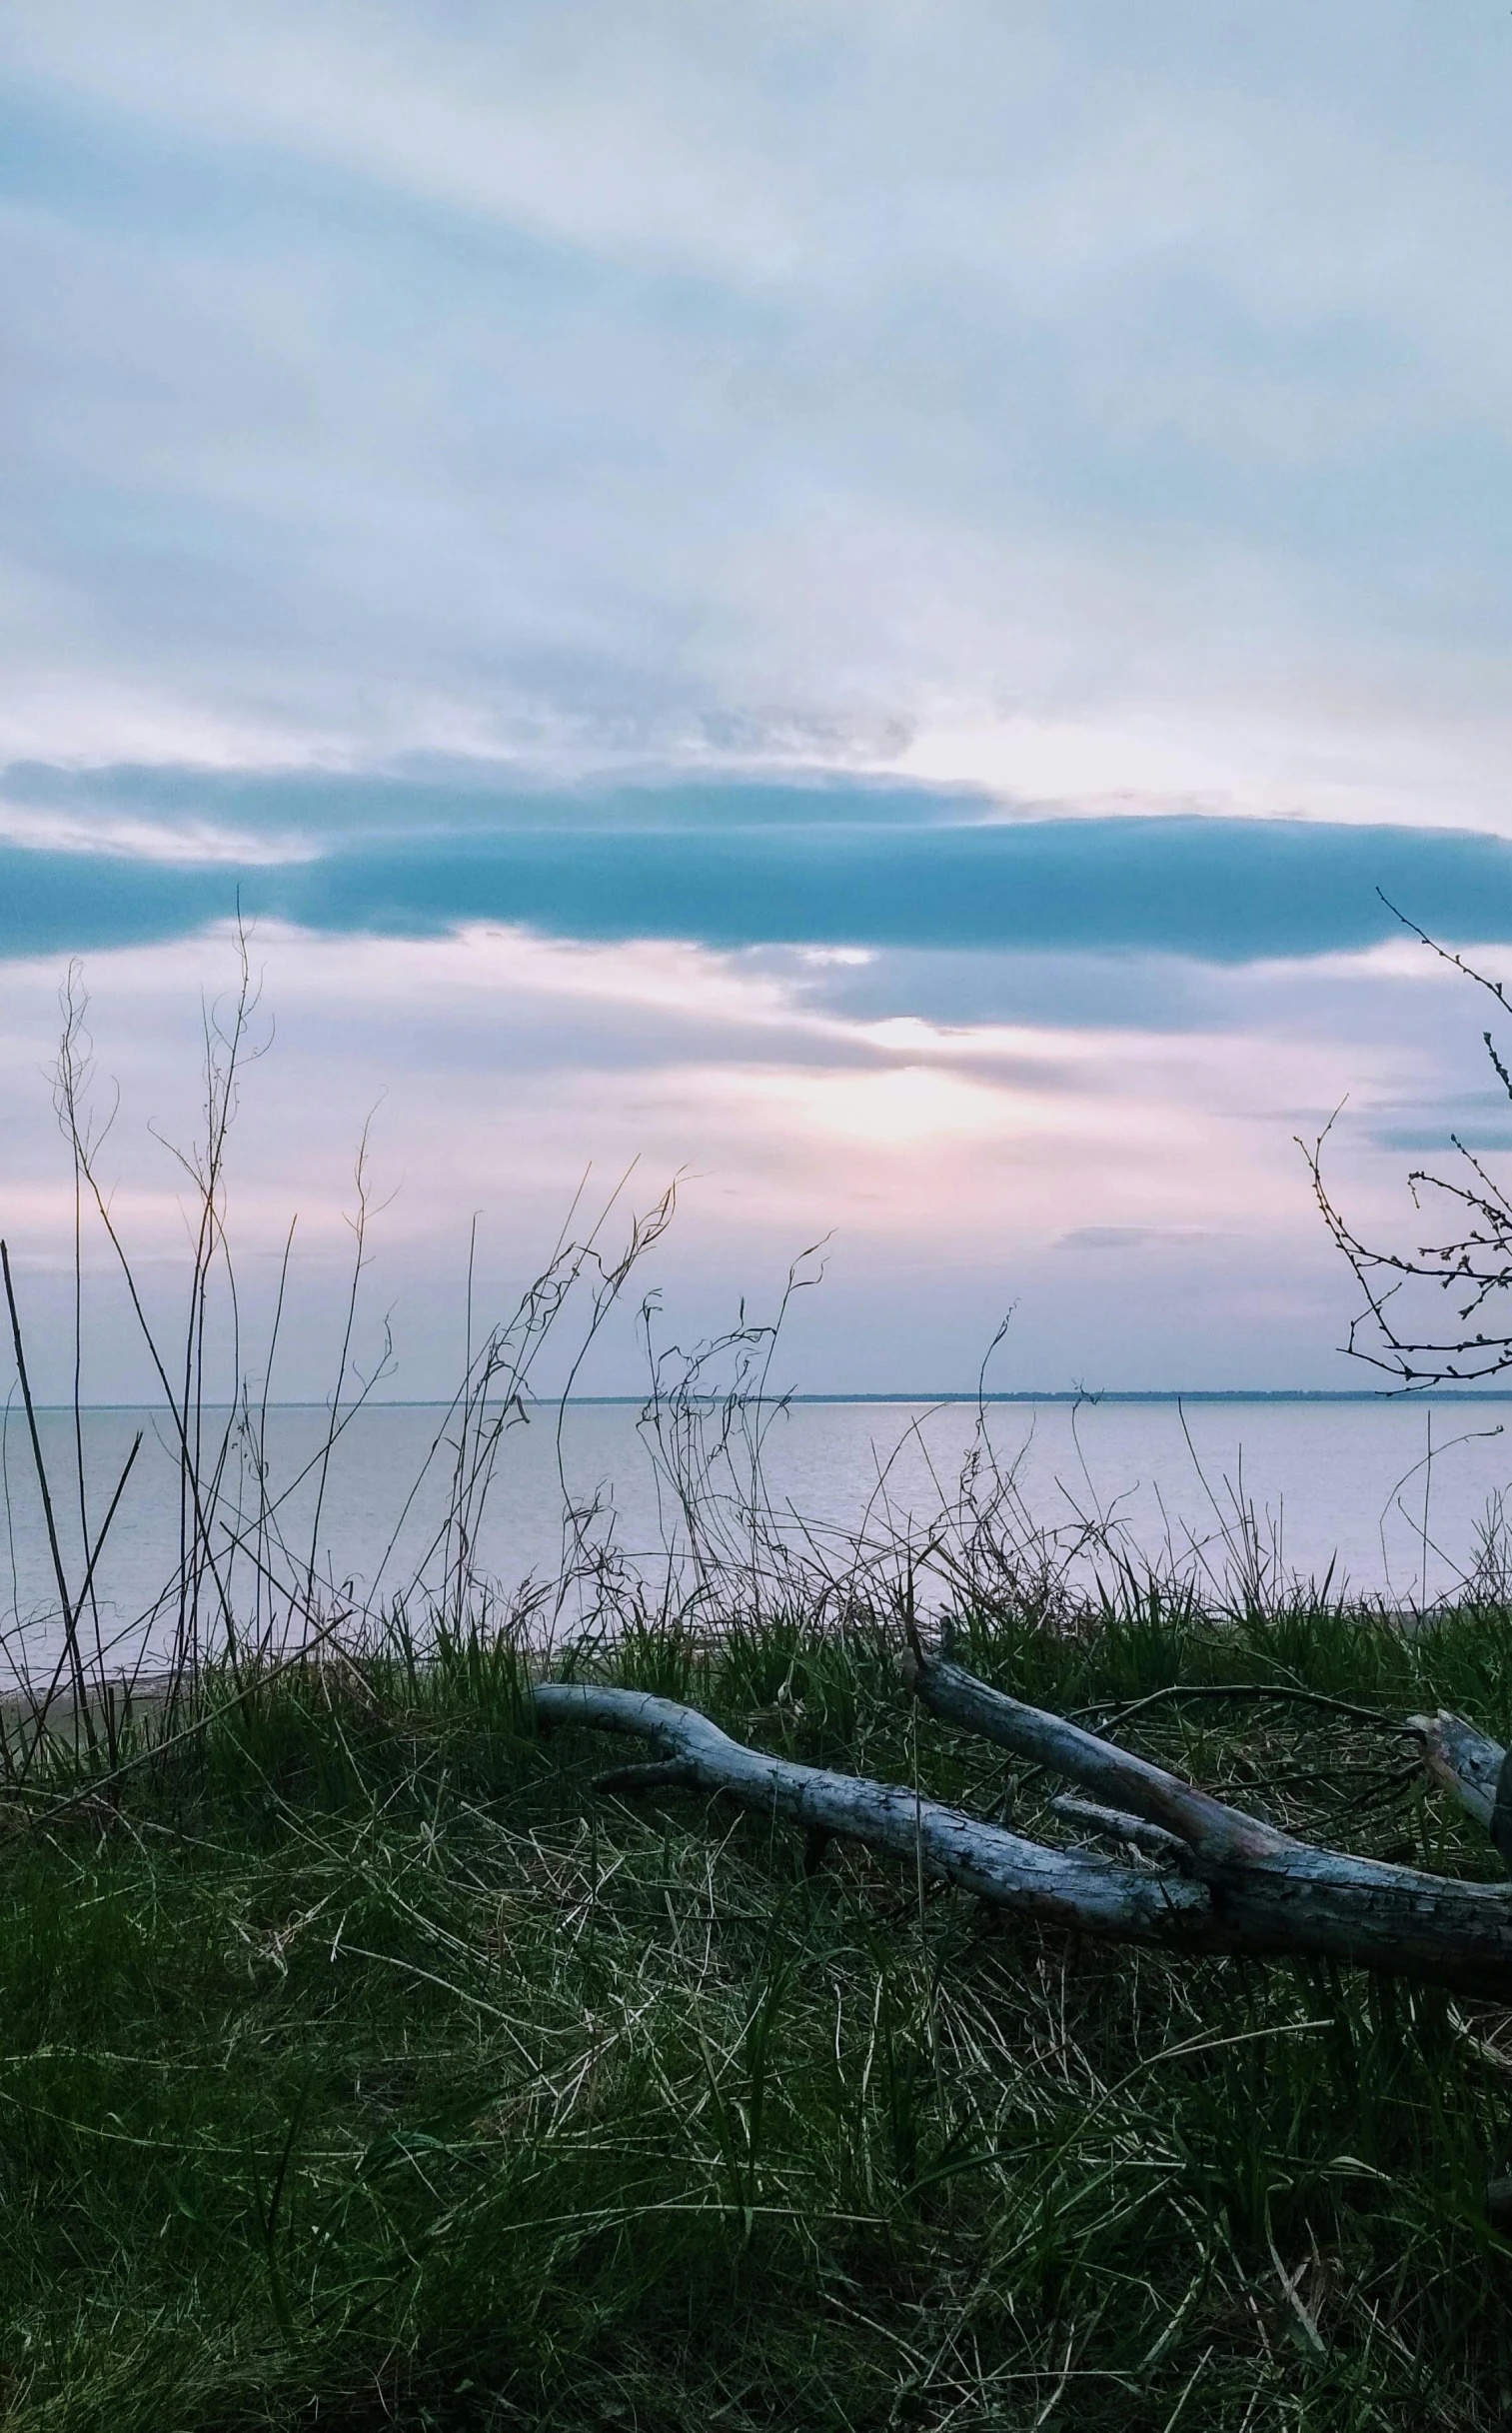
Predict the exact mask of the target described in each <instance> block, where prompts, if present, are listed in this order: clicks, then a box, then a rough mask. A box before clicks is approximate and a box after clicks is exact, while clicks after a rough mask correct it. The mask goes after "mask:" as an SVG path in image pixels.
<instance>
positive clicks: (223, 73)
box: [0, 0, 1512, 826]
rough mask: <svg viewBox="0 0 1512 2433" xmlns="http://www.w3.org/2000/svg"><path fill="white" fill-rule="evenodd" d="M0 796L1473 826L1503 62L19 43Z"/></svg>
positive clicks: (1346, 13) (1399, 8)
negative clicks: (875, 803) (1078, 806)
mask: <svg viewBox="0 0 1512 2433" xmlns="http://www.w3.org/2000/svg"><path fill="white" fill-rule="evenodd" d="M0 56H3V57H4V60H5V65H6V71H7V74H6V86H7V95H8V99H7V101H6V104H5V111H4V118H5V124H4V129H3V133H4V143H3V145H0V157H3V159H4V161H5V163H6V168H5V171H4V181H5V202H4V207H3V218H0V243H3V246H4V251H5V257H6V263H7V292H8V303H7V325H8V331H9V335H10V342H11V349H12V360H11V368H10V372H9V377H8V382H7V391H6V396H7V405H6V409H5V416H6V419H5V427H4V432H3V438H4V449H3V456H0V463H3V466H4V468H5V470H4V472H3V474H0V514H3V517H4V524H5V529H6V533H7V536H8V545H7V553H6V563H7V568H8V572H7V576H6V580H5V587H4V593H3V597H0V618H3V621H4V632H5V636H6V643H7V661H8V666H9V670H10V674H9V679H8V685H7V689H6V693H5V696H4V698H3V699H0V749H9V750H10V751H11V752H13V753H24V752H27V751H33V752H37V753H40V754H43V755H45V756H47V757H50V758H51V757H61V756H67V755H71V754H81V755H84V756H85V757H91V756H93V757H105V758H121V757H142V758H149V759H165V760H178V759H185V758H188V759H202V760H214V761H221V762H226V763H236V762H238V761H245V760H255V761H263V762H267V761H270V760H272V761H278V760H287V759H304V758H307V757H309V756H310V755H311V754H321V753H326V754H335V755H337V756H338V757H342V758H346V759H356V760H358V761H363V762H371V761H373V760H375V759H381V758H383V757H384V756H386V755H388V754H391V753H393V752H395V751H400V750H406V749H411V748H417V747H437V748H442V749H453V750H456V749H462V750H475V751H476V750H483V751H500V752H507V753H522V752H523V753H525V754H527V755H529V756H531V757H533V758H535V759H537V760H539V761H545V762H547V763H549V764H551V765H552V766H554V767H563V766H574V765H584V764H600V765H602V764H603V763H604V762H605V761H606V760H608V761H611V762H613V761H615V760H617V759H620V758H623V757H625V756H627V755H628V756H630V757H632V758H634V757H636V756H638V755H642V756H644V755H646V754H652V755H654V756H658V757H662V758H668V759H673V760H679V759H683V760H686V759H687V758H689V757H690V756H693V757H707V756H709V755H711V754H712V755H714V756H716V757H726V758H730V757H734V758H737V759H740V758H749V757H751V756H753V755H755V756H756V757H761V756H776V757H779V758H781V757H785V758H789V759H790V758H793V757H795V758H797V759H799V760H803V761H815V762H818V763H821V764H843V763H844V762H845V761H847V760H852V761H853V760H854V759H856V758H859V759H860V760H861V761H863V762H865V763H866V764H868V765H870V764H875V763H878V762H879V763H883V764H885V763H890V762H897V761H899V760H904V761H906V760H907V759H908V757H909V755H910V753H911V755H912V757H913V760H914V762H915V763H916V764H917V765H919V766H921V767H925V768H927V769H936V770H947V771H948V772H949V773H951V774H967V775H976V776H979V777H981V778H983V779H984V780H985V781H986V782H989V783H1001V784H1003V785H1004V786H1006V787H1007V788H1008V790H1009V791H1013V792H1017V793H1019V794H1027V795H1029V796H1030V797H1037V796H1041V795H1043V794H1045V793H1048V794H1049V795H1051V796H1052V797H1053V798H1055V799H1064V800H1071V799H1075V800H1077V801H1080V800H1083V799H1085V798H1088V797H1090V798H1099V797H1106V796H1110V795H1117V794H1119V793H1123V794H1125V795H1128V796H1132V797H1134V798H1136V799H1139V800H1142V801H1145V802H1149V801H1153V802H1155V803H1156V804H1158V805H1159V806H1161V807H1163V808H1166V809H1170V808H1176V807H1182V806H1186V807H1190V805H1191V804H1192V803H1193V802H1196V803H1198V804H1211V805H1213V806H1215V807H1218V808H1239V809H1247V810H1251V811H1253V810H1271V811H1275V810H1288V809H1301V810H1311V811H1323V812H1333V813H1340V812H1342V813H1343V814H1344V815H1345V816H1360V817H1382V816H1384V817H1388V818H1394V817H1407V818H1411V819H1421V818H1443V817H1449V818H1452V819H1458V820H1461V821H1463V820H1466V819H1473V820H1475V821H1476V822H1478V823H1484V824H1487V825H1491V826H1498V825H1502V824H1503V821H1504V816H1505V815H1504V805H1503V798H1502V779H1501V770H1502V768H1503V767H1504V765H1505V747H1506V743H1507V741H1508V737H1507V732H1506V713H1505V709H1504V702H1505V657H1506V650H1507V643H1508V634H1509V619H1508V605H1509V604H1508V593H1507V583H1506V575H1505V568H1506V565H1507V562H1508V549H1507V543H1508V538H1509V535H1508V508H1509V483H1508V453H1507V437H1506V434H1507V431H1508V429H1509V407H1512V337H1509V334H1508V325H1507V319H1506V315H1505V313H1504V311H1503V309H1502V290H1503V279H1504V265H1505V262H1506V260H1507V258H1508V253H1509V250H1512V189H1509V180H1508V177H1507V174H1506V165H1505V128H1506V124H1507V119H1508V104H1509V101H1512V21H1508V20H1507V19H1505V18H1504V17H1501V16H1497V15H1495V14H1494V13H1493V12H1491V11H1490V10H1488V9H1486V8H1484V7H1481V6H1471V5H1468V0H1448V4H1446V5H1443V6H1439V7H1436V8H1435V9H1433V10H1432V11H1431V12H1430V11H1425V10H1423V9H1422V8H1420V7H1417V6H1415V5H1409V4H1408V0H1334V4H1333V5H1331V6H1330V7H1329V8H1328V9H1326V10H1321V11H1320V10H1317V9H1316V8H1311V7H1308V6H1305V5H1303V4H1302V0H1284V4H1283V5H1279V6H1277V7H1274V8H1270V9H1267V10H1265V11H1263V12H1256V11H1254V10H1251V9H1247V8H1246V9H1238V8H1228V7H1214V6H1212V5H1210V0H1200V4H1199V0H1178V4H1176V5H1172V4H1171V0H1162V5H1160V6H1159V7H1153V6H1145V5H1135V6H1132V7H1131V6H1128V5H1126V4H1125V0H1098V4H1095V5H1094V4H1091V0H1071V4H1069V5H1067V4H1066V0H1055V4H1054V5H1048V4H1044V5H1037V6H1036V5H1030V6H1026V7H1015V8H1014V9H1011V10H1003V9H1001V8H998V7H995V6H992V5H989V4H987V0H946V4H945V5H943V6H933V7H929V8H927V9H925V8H922V7H917V6H914V5H901V4H896V0H894V4H883V5H874V4H868V5H866V6H860V5H858V4H850V0H821V4H820V5H816V6H813V7H805V8H803V9H801V10H794V9H789V8H787V7H783V6H776V5H763V6H757V7H755V8H751V9H743V10H740V11H738V12H732V11H729V10H725V9H717V8H704V7H701V6H697V5H695V6H689V5H687V4H686V0H676V4H675V5H673V4H668V5H662V6H657V5H652V6H648V7H645V8H638V9H636V10H634V11H626V10H623V9H620V8H618V7H616V6H613V5H610V4H609V0H574V5H571V6H568V7H565V8H561V7H552V8H547V7H535V6H521V7H515V8H512V9H511V10H509V11H507V12H504V13H502V14H501V13H499V12H493V11H490V12H479V11H476V10H473V9H471V8H437V7H435V6H432V5H429V4H427V5H424V6H422V5H420V4H419V0H391V4H390V5H388V6H386V7H384V8H382V9H378V10H375V9H371V8H367V7H363V8H360V9H359V8H357V7H355V6H352V5H347V4H346V0H315V5H313V6H312V5H306V6H302V7H300V8H298V9H295V8H294V7H292V6H289V5H286V4H285V0H270V5H268V6H266V7H263V8H260V9H259V10H258V11H257V12H256V13H255V15H249V14H248V12H246V11H245V10H244V9H242V8H239V7H236V6H234V5H229V4H227V0H206V4H205V5H204V6H202V7H198V8H196V9H195V10H193V11H188V12H186V11H183V10H181V9H176V8H171V7H169V6H167V5H165V0H108V4H107V0H73V4H72V5H71V6H70V7H68V8H67V9H63V10H59V9H55V8H48V7H43V6H41V5H40V0H23V5H22V6H21V7H20V8H18V9H13V10H11V11H10V12H8V13H7V17H6V22H5V25H4V28H3V29H0Z"/></svg>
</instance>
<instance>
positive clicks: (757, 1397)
mask: <svg viewBox="0 0 1512 2433" xmlns="http://www.w3.org/2000/svg"><path fill="white" fill-rule="evenodd" d="M745 1398H746V1399H747V1400H748V1402H750V1403H753V1404H755V1403H770V1404H771V1405H772V1406H773V1407H776V1406H779V1405H781V1404H784V1403H786V1404H794V1405H795V1404H804V1405H810V1404H812V1405H823V1406H829V1405H833V1406H846V1405H848V1406H853V1407H855V1408H858V1409H865V1408H868V1407H870V1406H873V1405H883V1406H896V1405H898V1404H906V1405H908V1406H910V1407H911V1406H913V1405H915V1404H917V1405H920V1406H922V1407H926V1408H930V1409H933V1408H935V1407H937V1406H939V1405H941V1404H950V1403H964V1404H967V1405H970V1404H973V1403H976V1402H982V1403H992V1404H1000V1403H1017V1404H1020V1405H1022V1404H1039V1403H1064V1404H1082V1405H1095V1404H1097V1403H1100V1402H1117V1403H1126V1402H1127V1403H1166V1404H1170V1405H1174V1404H1177V1403H1188V1402H1219V1403H1222V1402H1237V1403H1254V1402H1264V1403H1296V1404H1300V1405H1303V1406H1311V1405H1312V1404H1315V1403H1319V1402H1341V1403H1347V1402H1363V1403H1370V1402H1376V1403H1399V1404H1400V1403H1423V1402H1434V1403H1443V1402H1450V1403H1454V1404H1459V1403H1462V1402H1512V1387H1507V1388H1504V1389H1502V1390H1500V1391H1498V1390H1497V1389H1496V1388H1494V1387H1489V1386H1448V1385H1443V1386H1434V1387H1429V1388H1425V1389H1424V1390H1423V1391H1421V1392H1416V1391H1414V1392H1408V1393H1404V1392H1401V1391H1395V1392H1393V1391H1391V1390H1390V1389H1388V1388H1387V1387H1385V1386H1382V1387H1379V1388H1378V1389H1376V1390H1374V1391H1372V1390H1370V1389H1369V1388H1366V1389H1364V1390H1360V1389H1358V1388H1357V1389H1355V1390H1353V1391H1348V1390H1340V1389H1338V1388H1334V1387H1324V1386H1319V1387H1315V1388H1314V1387H1309V1386H1294V1385H1283V1386H1243V1385H1221V1386H1193V1387H1190V1388H1171V1389H1169V1390H1166V1389H1160V1388H1156V1387H1153V1386H1135V1387H1123V1388H1117V1389H1114V1388H1111V1387H1110V1388H1108V1389H1107V1390H1106V1391H1105V1392H1093V1391H1092V1390H1091V1389H1090V1388H1087V1389H1085V1390H1056V1391H1046V1392H1043V1393H1037V1392H1029V1391H1025V1392H1021V1393H977V1392H975V1391H973V1390H972V1389H971V1388H969V1387H963V1388H959V1389H953V1390H949V1391H946V1392H944V1393H912V1392H894V1391H885V1392H879V1393H788V1394H752V1395H749V1396H747V1397H745ZM649 1399H650V1397H649V1396H648V1395H646V1394H642V1393H576V1394H570V1395H569V1396H568V1400H567V1407H568V1408H569V1409H570V1410H613V1409H623V1410H640V1409H643V1408H644V1407H645V1405H646V1403H647V1401H648V1400H649ZM695 1399H696V1400H699V1401H708V1402H720V1401H723V1400H724V1399H725V1397H724V1395H722V1394H700V1395H697V1396H696V1397H695ZM36 1407H37V1411H38V1413H39V1415H40V1414H43V1413H62V1412H66V1413H67V1414H68V1415H69V1416H70V1417H71V1416H72V1414H73V1404H72V1403H71V1402H39V1403H38V1404H37V1405H36ZM159 1407H160V1406H159V1404H157V1403H155V1402H85V1403H83V1404H82V1405H81V1408H82V1409H84V1410H86V1411H92V1412H98V1413H102V1414H103V1413H105V1412H107V1411H113V1410H126V1411H133V1410H156V1409H157V1408H159ZM200 1407H201V1408H202V1409H203V1410H207V1411H209V1410H230V1409H231V1408H233V1407H234V1406H233V1405H232V1404H231V1403H229V1402H210V1401H207V1402H204V1403H202V1404H201V1406H200ZM330 1407H331V1405H330V1403H329V1402H328V1401H308V1402H270V1403H269V1405H268V1408H269V1409H270V1410H329V1409H330ZM347 1407H349V1408H350V1405H348V1406H347ZM364 1407H365V1408H366V1409H368V1410H375V1411H376V1410H438V1411H445V1410H450V1409H451V1408H452V1403H451V1402H450V1401H449V1400H434V1399H426V1400H419V1399H417V1400H415V1401H407V1400H405V1399H403V1398H402V1397H399V1396H395V1397H394V1398H392V1399H386V1400H384V1401H378V1400H376V1399H375V1400H373V1401H370V1402H368V1403H367V1404H365V1405H364ZM533 1407H534V1408H536V1409H539V1410H558V1409H560V1408H561V1407H562V1404H561V1402H560V1401H559V1399H558V1397H557V1396H556V1395H554V1394H542V1395H540V1396H539V1397H538V1398H537V1399H536V1401H535V1402H534V1404H533Z"/></svg>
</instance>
